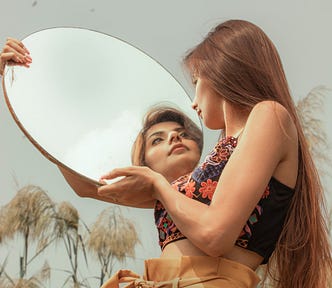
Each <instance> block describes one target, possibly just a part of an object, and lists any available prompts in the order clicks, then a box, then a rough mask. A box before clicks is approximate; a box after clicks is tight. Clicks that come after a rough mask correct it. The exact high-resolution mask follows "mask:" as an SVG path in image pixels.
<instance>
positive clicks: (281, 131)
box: [246, 100, 297, 142]
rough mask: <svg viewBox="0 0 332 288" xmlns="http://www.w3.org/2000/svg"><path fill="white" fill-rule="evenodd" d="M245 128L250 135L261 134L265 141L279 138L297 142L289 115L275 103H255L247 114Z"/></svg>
mask: <svg viewBox="0 0 332 288" xmlns="http://www.w3.org/2000/svg"><path fill="white" fill-rule="evenodd" d="M246 128H247V130H250V131H251V133H250V134H251V135H253V134H258V135H260V134H261V136H262V137H264V138H265V139H266V138H270V137H271V138H270V139H271V140H272V139H273V138H274V139H275V138H276V137H277V138H279V137H280V139H283V140H286V139H287V140H291V139H292V140H295V142H297V141H296V140H297V128H296V125H295V122H294V121H293V117H292V115H291V113H290V112H289V111H288V110H287V109H286V108H285V107H284V106H283V105H282V104H280V103H278V102H276V101H270V100H269V101H262V102H259V103H257V104H256V105H255V106H254V107H253V108H252V110H251V112H250V114H249V117H248V120H247V124H246ZM291 142H293V141H291Z"/></svg>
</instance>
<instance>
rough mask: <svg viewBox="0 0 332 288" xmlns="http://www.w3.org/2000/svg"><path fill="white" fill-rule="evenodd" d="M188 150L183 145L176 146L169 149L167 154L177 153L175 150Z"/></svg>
mask: <svg viewBox="0 0 332 288" xmlns="http://www.w3.org/2000/svg"><path fill="white" fill-rule="evenodd" d="M183 149H185V150H188V148H187V147H186V146H185V145H183V144H176V145H174V146H173V147H172V148H171V151H170V152H169V155H170V154H172V153H173V152H175V151H177V150H183Z"/></svg>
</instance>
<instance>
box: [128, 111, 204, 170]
mask: <svg viewBox="0 0 332 288" xmlns="http://www.w3.org/2000/svg"><path fill="white" fill-rule="evenodd" d="M162 122H175V123H178V124H180V125H181V126H182V127H183V128H184V129H185V130H186V132H187V133H188V135H189V137H190V138H191V139H192V140H194V141H195V142H196V144H197V146H198V148H199V151H200V153H202V149H203V132H202V130H201V129H200V128H199V127H198V126H197V125H196V124H195V123H194V121H193V120H191V119H190V118H189V117H188V116H187V115H186V114H185V113H183V112H182V111H181V110H179V109H178V108H175V107H172V106H166V105H156V106H153V107H152V108H150V110H149V111H148V112H147V113H146V114H145V116H144V118H143V124H142V129H141V131H140V132H139V133H138V135H137V137H136V140H135V142H134V144H133V146H132V150H131V161H132V164H133V165H136V166H145V165H146V163H145V141H146V133H147V131H148V130H149V129H150V128H151V127H152V126H153V125H156V124H158V123H162Z"/></svg>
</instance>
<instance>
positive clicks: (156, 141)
mask: <svg viewBox="0 0 332 288" xmlns="http://www.w3.org/2000/svg"><path fill="white" fill-rule="evenodd" d="M162 140H163V139H162V138H160V137H158V138H155V139H153V140H152V142H151V143H152V145H154V144H157V143H159V142H160V141H162Z"/></svg>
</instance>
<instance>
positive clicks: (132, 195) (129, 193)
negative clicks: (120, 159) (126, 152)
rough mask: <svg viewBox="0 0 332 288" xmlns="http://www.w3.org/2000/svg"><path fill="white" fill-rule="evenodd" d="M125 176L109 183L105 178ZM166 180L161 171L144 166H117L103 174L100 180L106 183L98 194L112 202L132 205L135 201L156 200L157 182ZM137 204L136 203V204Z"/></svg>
mask: <svg viewBox="0 0 332 288" xmlns="http://www.w3.org/2000/svg"><path fill="white" fill-rule="evenodd" d="M117 177H124V178H123V179H121V180H119V181H117V182H114V183H112V184H107V182H106V181H105V180H111V179H115V178H117ZM157 181H166V179H165V178H164V177H163V176H162V175H161V174H159V173H157V172H155V171H153V170H151V169H150V168H148V167H143V166H130V167H126V168H117V169H114V170H112V171H111V172H109V173H107V174H105V175H103V176H102V177H101V178H100V182H101V183H103V184H105V185H103V186H101V187H100V188H99V189H98V195H99V196H103V197H106V198H109V199H110V202H113V203H117V204H120V205H128V204H130V206H132V205H133V204H134V203H137V205H138V204H139V203H146V202H151V201H153V202H155V201H156V192H157V191H156V189H155V187H156V185H155V184H156V183H157ZM134 206H135V205H134Z"/></svg>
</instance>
